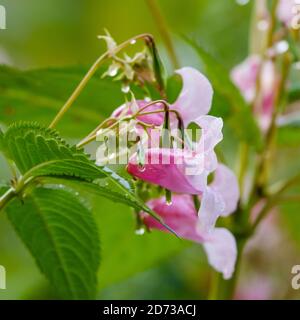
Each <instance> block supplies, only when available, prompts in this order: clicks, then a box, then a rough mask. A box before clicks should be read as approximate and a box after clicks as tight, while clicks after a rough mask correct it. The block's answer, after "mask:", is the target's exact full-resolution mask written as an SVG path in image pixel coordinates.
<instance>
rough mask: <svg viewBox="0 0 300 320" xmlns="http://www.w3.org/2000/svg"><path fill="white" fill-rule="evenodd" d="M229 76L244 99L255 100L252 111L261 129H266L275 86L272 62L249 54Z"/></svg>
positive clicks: (275, 80)
mask: <svg viewBox="0 0 300 320" xmlns="http://www.w3.org/2000/svg"><path fill="white" fill-rule="evenodd" d="M258 77H260V78H258ZM231 78H232V80H233V82H234V83H235V85H236V86H237V87H238V88H239V89H240V91H241V93H242V95H243V96H244V98H245V100H246V101H247V102H248V103H250V104H252V103H254V102H255V105H254V112H255V113H256V114H257V115H258V120H259V124H260V127H261V129H262V130H263V131H266V130H267V129H268V127H269V125H270V121H271V118H272V112H273V106H274V97H275V92H276V86H277V79H276V71H275V65H274V63H273V62H272V61H271V60H262V59H261V57H260V56H258V55H253V56H250V57H249V58H247V59H246V60H245V61H244V62H243V63H241V64H240V65H238V66H236V67H235V68H234V69H233V70H232V72H231ZM258 83H259V84H260V91H259V92H257V85H258ZM257 95H258V97H257ZM256 98H257V99H256Z"/></svg>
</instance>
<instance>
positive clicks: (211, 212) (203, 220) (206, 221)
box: [197, 187, 225, 235]
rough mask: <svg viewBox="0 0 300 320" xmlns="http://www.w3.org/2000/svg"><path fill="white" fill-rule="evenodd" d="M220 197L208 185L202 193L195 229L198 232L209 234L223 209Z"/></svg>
mask: <svg viewBox="0 0 300 320" xmlns="http://www.w3.org/2000/svg"><path fill="white" fill-rule="evenodd" d="M224 207H225V205H224V202H223V199H222V197H221V196H220V195H219V194H218V193H217V192H214V191H213V190H212V189H211V188H210V187H208V188H207V190H206V191H205V192H204V193H203V195H202V198H201V205H200V209H199V214H198V215H199V220H198V225H197V230H198V232H199V233H200V234H204V235H205V234H210V233H211V232H212V231H213V229H214V227H215V224H216V221H217V219H218V218H219V216H220V215H221V212H223V210H224Z"/></svg>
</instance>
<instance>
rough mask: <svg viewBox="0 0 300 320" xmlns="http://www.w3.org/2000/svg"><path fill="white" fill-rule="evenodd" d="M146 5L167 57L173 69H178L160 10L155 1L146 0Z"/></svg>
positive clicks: (166, 26)
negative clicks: (163, 44)
mask: <svg viewBox="0 0 300 320" xmlns="http://www.w3.org/2000/svg"><path fill="white" fill-rule="evenodd" d="M146 2H147V5H148V7H149V10H150V12H151V14H152V16H153V18H154V20H155V22H156V25H157V28H158V30H159V33H160V35H161V38H162V40H163V42H164V43H165V46H166V48H167V51H168V54H169V57H170V59H171V61H172V64H173V68H174V69H178V68H179V62H178V59H177V56H176V53H175V49H174V46H173V43H172V39H171V36H170V33H169V30H168V25H167V23H166V21H165V19H164V17H163V15H162V13H161V11H160V8H159V6H158V3H157V2H156V0H146Z"/></svg>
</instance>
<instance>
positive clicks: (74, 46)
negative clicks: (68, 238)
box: [0, 0, 300, 299]
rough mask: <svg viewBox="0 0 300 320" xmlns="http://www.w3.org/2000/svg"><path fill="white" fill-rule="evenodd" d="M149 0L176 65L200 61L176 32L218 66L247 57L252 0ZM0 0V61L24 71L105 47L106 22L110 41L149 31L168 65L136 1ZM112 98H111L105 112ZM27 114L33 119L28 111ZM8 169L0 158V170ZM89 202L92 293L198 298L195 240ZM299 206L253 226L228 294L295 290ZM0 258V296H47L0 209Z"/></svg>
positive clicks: (203, 280)
mask: <svg viewBox="0 0 300 320" xmlns="http://www.w3.org/2000/svg"><path fill="white" fill-rule="evenodd" d="M158 3H159V5H160V7H161V10H162V13H163V15H164V17H165V19H166V21H167V23H168V25H169V27H170V31H171V34H172V39H173V41H174V45H175V48H176V52H177V54H178V56H179V59H180V64H181V65H182V66H183V65H190V66H195V67H200V62H199V60H198V58H197V56H196V55H195V53H194V52H193V50H191V49H190V48H188V47H187V45H186V44H185V43H184V41H183V40H182V38H181V35H185V36H188V37H190V38H193V39H195V40H196V41H197V42H198V43H200V44H202V45H203V46H204V47H205V48H206V49H207V50H209V51H210V52H211V53H213V54H214V55H215V56H216V57H217V58H218V60H219V61H221V62H222V63H223V64H224V65H225V67H226V68H227V69H228V70H229V69H230V68H231V67H233V66H234V65H235V64H237V63H239V62H240V61H241V60H243V59H244V58H245V57H246V56H247V52H248V29H249V24H250V19H251V7H252V1H250V2H249V3H248V4H246V5H243V6H242V5H239V4H238V3H237V2H236V1H235V0H222V1H220V0H185V1H174V0H159V1H158ZM0 4H1V5H4V6H5V7H6V10H7V30H5V31H2V30H0V64H1V63H5V64H10V65H12V66H15V67H18V68H21V69H26V70H27V69H33V68H34V69H36V68H43V67H49V66H53V67H60V66H74V65H83V66H88V65H89V64H91V63H92V62H93V61H94V60H95V59H96V58H97V57H98V56H99V55H100V54H101V53H102V52H103V50H104V49H105V47H104V44H103V43H102V42H100V41H99V40H98V39H97V35H99V34H103V29H104V28H107V29H108V30H109V31H110V33H111V34H112V35H113V36H114V37H115V39H116V40H117V41H118V42H120V41H123V40H126V39H127V38H129V37H131V36H133V35H136V34H139V33H144V32H149V33H152V34H153V35H154V36H155V38H156V39H157V42H158V45H159V49H160V52H161V55H162V58H163V61H164V62H165V64H166V66H167V69H168V70H169V71H171V65H170V63H168V58H167V54H166V50H165V48H164V45H163V43H162V41H161V37H160V35H159V33H158V29H157V26H156V25H155V23H154V21H153V18H152V16H151V14H150V13H149V10H148V7H147V5H146V3H145V1H143V0H126V1H124V0H122V1H121V0H114V1H103V0H43V1H40V0H22V1H19V0H1V1H0ZM60 85H61V86H63V83H61V84H60ZM0 95H1V92H0ZM115 107H117V106H115V105H112V106H111V111H112V110H113V109H114V108H115ZM31 118H32V120H34V119H35V114H32V115H31ZM49 120H50V119H49ZM0 122H1V119H0ZM67 138H68V137H67ZM232 143H233V142H232V141H228V140H227V141H224V146H225V148H228V149H229V150H231V149H232V146H231V144H232ZM284 151H285V152H286V153H287V154H288V157H290V158H289V159H299V151H298V150H294V149H293V150H292V149H288V148H286V149H285V150H284ZM295 157H296V158H295ZM297 157H298V158H297ZM287 159H288V158H286V157H285V156H282V157H279V158H278V170H279V171H278V172H280V173H281V174H283V175H284V174H285V172H286V171H285V170H286V162H287V161H288V160H287ZM297 161H298V160H297ZM297 165H298V164H295V166H297ZM231 166H232V167H234V164H231ZM298 167H299V165H298ZM289 169H290V170H293V169H291V168H289ZM8 176H9V175H8V170H7V168H6V167H5V164H4V162H3V161H1V159H0V178H1V179H2V178H3V179H6V178H7V177H8ZM94 201H95V202H94V208H95V216H96V217H97V220H98V222H99V228H100V233H101V242H102V265H101V268H100V271H99V282H100V286H101V290H99V294H98V298H99V299H106V298H107V299H109V298H114V299H118V298H119V299H146V298H148V299H151V298H154V299H164V298H170V299H181V298H182V299H187V298H189V299H199V298H200V299H201V298H206V294H207V290H208V285H209V283H210V280H211V276H212V272H211V271H210V269H209V267H208V264H207V261H206V257H205V255H204V254H203V251H202V248H201V247H200V246H196V245H191V244H188V243H185V242H183V241H179V240H178V239H174V238H172V236H170V235H166V234H159V233H155V232H154V233H153V234H150V235H149V234H147V235H145V236H136V235H135V234H134V219H133V218H132V215H131V211H130V210H129V209H127V208H126V207H124V206H121V205H115V204H112V203H111V202H109V201H106V200H103V199H100V200H97V201H96V200H94ZM299 209H300V208H299V204H295V205H294V207H293V206H291V205H289V206H285V207H284V208H283V209H282V211H283V210H284V217H283V214H282V212H279V213H277V214H276V215H275V218H273V219H270V221H267V222H266V223H265V225H263V226H262V228H263V230H264V231H263V232H262V234H258V236H257V237H258V240H257V242H256V245H255V240H253V241H254V244H253V245H252V246H251V245H250V246H249V250H247V253H246V256H245V261H244V265H243V272H242V276H241V283H240V286H239V288H238V296H237V297H240V298H251V297H258V298H297V296H298V297H300V295H299V294H298V293H297V292H296V291H293V290H292V289H291V286H290V281H291V273H290V271H291V268H292V266H293V265H294V264H300V254H299V253H300V238H299V231H298V230H300V228H298V227H300V218H299V217H298V215H297V214H298V213H299ZM265 230H267V231H268V232H266V231H265ZM261 237H262V239H263V240H261ZM264 237H265V238H264ZM251 248H252V249H251ZM0 264H1V265H4V266H5V267H6V270H7V290H5V291H4V290H0V298H1V299H11V298H14V299H22V298H41V299H43V298H51V297H54V296H53V294H52V292H51V289H49V287H48V284H47V282H46V280H45V279H44V278H43V276H42V275H41V274H40V272H39V271H38V269H37V268H36V266H35V264H34V261H33V259H32V257H31V256H30V255H29V253H28V252H27V250H26V249H25V248H24V247H23V245H22V243H21V241H20V240H19V239H18V238H17V237H16V235H15V233H14V231H13V230H12V227H11V226H10V225H9V223H8V222H7V221H6V218H5V216H4V215H2V216H1V217H0Z"/></svg>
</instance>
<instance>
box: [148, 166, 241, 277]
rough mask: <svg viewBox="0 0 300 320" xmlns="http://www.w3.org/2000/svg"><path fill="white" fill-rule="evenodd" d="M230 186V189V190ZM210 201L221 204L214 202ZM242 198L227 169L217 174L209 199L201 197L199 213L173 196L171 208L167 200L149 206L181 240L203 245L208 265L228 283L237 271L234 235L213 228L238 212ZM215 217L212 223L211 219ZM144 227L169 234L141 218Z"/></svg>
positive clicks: (184, 198)
mask: <svg viewBox="0 0 300 320" xmlns="http://www.w3.org/2000/svg"><path fill="white" fill-rule="evenodd" d="M228 185H230V186H231V188H228ZM211 197H213V198H217V199H218V201H217V202H215V201H211V199H210V198H211ZM238 198H239V192H238V186H237V181H236V179H235V176H234V174H233V173H232V172H231V171H230V170H229V169H228V168H227V167H225V166H224V165H220V166H219V167H218V169H217V170H216V174H215V179H214V181H213V183H212V184H211V185H210V186H209V191H208V195H207V194H206V193H204V195H203V196H202V197H201V196H200V200H201V202H202V203H201V207H200V210H199V213H197V211H196V209H195V206H194V202H193V199H192V197H191V196H189V195H174V196H173V197H172V204H170V205H168V204H166V199H165V198H164V197H162V198H159V199H153V200H150V201H149V202H148V206H149V207H150V208H151V209H152V210H154V211H155V212H156V213H157V214H158V215H160V216H161V217H162V218H163V220H164V222H165V223H166V224H167V225H168V226H169V227H170V228H172V229H173V230H174V231H175V232H176V233H177V234H178V235H179V236H180V237H182V238H184V239H187V240H191V241H194V242H197V243H201V244H203V246H204V249H205V251H206V253H207V256H208V260H209V263H210V264H211V265H212V266H213V267H214V268H215V269H216V270H217V271H219V272H222V273H223V276H224V278H225V279H229V278H230V277H231V275H232V273H233V271H234V266H235V261H236V255H237V249H236V242H235V239H234V237H233V235H232V234H231V233H230V232H229V231H228V230H226V229H224V228H214V225H215V221H216V219H217V217H218V216H220V215H223V216H227V215H228V214H230V213H232V212H233V211H234V210H235V209H236V205H237V201H238ZM211 213H213V217H214V218H213V219H210V215H211ZM142 216H143V219H144V223H145V224H146V225H147V226H148V228H150V229H157V230H161V231H165V232H168V230H167V229H165V228H164V227H163V226H162V225H161V224H159V223H158V222H157V221H156V220H155V219H153V218H152V217H150V216H149V215H147V214H146V213H143V214H142Z"/></svg>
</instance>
